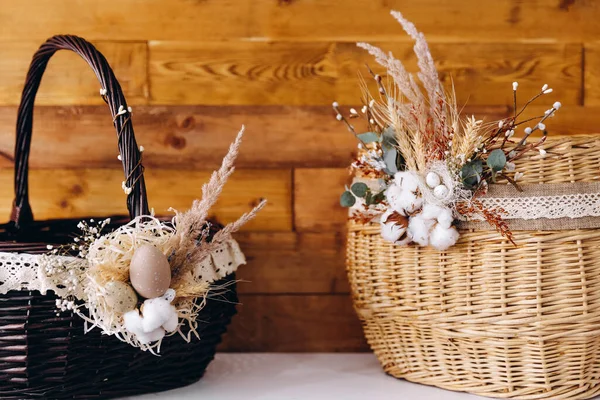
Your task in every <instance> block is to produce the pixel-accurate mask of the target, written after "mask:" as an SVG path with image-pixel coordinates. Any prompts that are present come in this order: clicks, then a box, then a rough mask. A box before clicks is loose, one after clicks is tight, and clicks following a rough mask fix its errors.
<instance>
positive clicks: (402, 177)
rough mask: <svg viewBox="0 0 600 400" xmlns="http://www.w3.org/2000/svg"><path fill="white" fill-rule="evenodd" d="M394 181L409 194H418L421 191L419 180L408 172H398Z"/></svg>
mask: <svg viewBox="0 0 600 400" xmlns="http://www.w3.org/2000/svg"><path fill="white" fill-rule="evenodd" d="M394 181H395V183H396V184H397V185H398V186H400V187H401V188H402V189H404V190H408V191H409V192H416V191H417V190H418V189H419V178H417V177H416V176H415V175H414V174H412V173H410V172H408V171H401V172H396V174H395V175H394Z"/></svg>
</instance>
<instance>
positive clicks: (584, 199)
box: [472, 193, 600, 221]
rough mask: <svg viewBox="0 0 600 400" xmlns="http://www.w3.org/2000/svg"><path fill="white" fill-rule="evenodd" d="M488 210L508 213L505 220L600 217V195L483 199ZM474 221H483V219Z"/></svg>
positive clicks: (583, 194)
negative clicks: (501, 210)
mask: <svg viewBox="0 0 600 400" xmlns="http://www.w3.org/2000/svg"><path fill="white" fill-rule="evenodd" d="M479 200H480V201H481V202H482V203H483V205H484V206H485V207H486V208H494V207H499V208H502V209H504V211H506V214H503V218H504V219H525V220H532V219H539V218H549V219H557V218H584V217H598V216H600V193H578V194H565V195H557V196H531V197H481V198H479ZM472 220H478V221H483V217H481V216H477V217H473V218H472Z"/></svg>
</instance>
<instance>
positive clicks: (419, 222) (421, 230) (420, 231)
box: [408, 214, 435, 246]
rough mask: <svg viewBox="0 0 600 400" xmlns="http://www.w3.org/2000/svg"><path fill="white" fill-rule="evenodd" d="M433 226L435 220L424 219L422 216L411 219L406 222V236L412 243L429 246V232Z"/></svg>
mask: <svg viewBox="0 0 600 400" xmlns="http://www.w3.org/2000/svg"><path fill="white" fill-rule="evenodd" d="M434 224H435V220H433V219H427V218H424V217H423V215H422V214H418V215H415V216H414V217H411V218H410V220H409V222H408V236H409V237H410V238H411V240H412V241H413V242H416V243H418V244H420V245H421V246H427V245H428V244H429V231H430V230H431V228H432V227H433V225H434Z"/></svg>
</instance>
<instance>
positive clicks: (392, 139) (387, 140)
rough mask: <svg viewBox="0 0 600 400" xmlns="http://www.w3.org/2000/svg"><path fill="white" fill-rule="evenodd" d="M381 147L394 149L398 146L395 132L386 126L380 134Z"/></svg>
mask: <svg viewBox="0 0 600 400" xmlns="http://www.w3.org/2000/svg"><path fill="white" fill-rule="evenodd" d="M381 137H382V140H381V147H383V148H384V149H394V148H395V147H396V146H397V145H398V141H397V140H396V131H394V128H392V127H391V126H388V127H387V128H385V129H384V130H383V133H382V134H381Z"/></svg>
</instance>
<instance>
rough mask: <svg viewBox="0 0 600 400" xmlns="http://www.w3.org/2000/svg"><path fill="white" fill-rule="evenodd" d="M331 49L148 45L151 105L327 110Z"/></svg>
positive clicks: (331, 95) (331, 83)
mask: <svg viewBox="0 0 600 400" xmlns="http://www.w3.org/2000/svg"><path fill="white" fill-rule="evenodd" d="M333 50H334V45H332V44H328V43H276V42H275V43H273V42H227V43H195V42H176V43H173V42H150V82H151V87H152V102H153V103H154V104H234V105H247V104H261V105H262V104H284V105H312V104H327V103H330V102H331V99H333V98H334V97H335V92H334V89H335V85H334V84H335V75H336V68H335V64H334V61H333V59H332V56H333Z"/></svg>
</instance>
